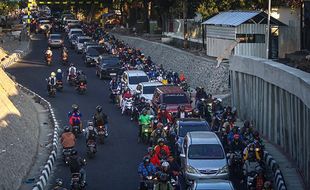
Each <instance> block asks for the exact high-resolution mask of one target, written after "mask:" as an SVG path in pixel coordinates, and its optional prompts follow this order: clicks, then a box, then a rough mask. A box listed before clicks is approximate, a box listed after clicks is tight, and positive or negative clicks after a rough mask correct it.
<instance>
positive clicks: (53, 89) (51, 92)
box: [48, 85, 56, 97]
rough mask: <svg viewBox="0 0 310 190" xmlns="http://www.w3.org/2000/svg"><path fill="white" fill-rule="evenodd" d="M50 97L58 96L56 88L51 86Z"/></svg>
mask: <svg viewBox="0 0 310 190" xmlns="http://www.w3.org/2000/svg"><path fill="white" fill-rule="evenodd" d="M48 95H49V97H55V96H56V86H55V85H51V87H50V90H49V92H48Z"/></svg>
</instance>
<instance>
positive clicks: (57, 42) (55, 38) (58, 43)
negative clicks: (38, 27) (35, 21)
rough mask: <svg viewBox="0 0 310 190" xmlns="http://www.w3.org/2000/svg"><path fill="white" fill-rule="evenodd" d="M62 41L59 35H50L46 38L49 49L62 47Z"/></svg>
mask: <svg viewBox="0 0 310 190" xmlns="http://www.w3.org/2000/svg"><path fill="white" fill-rule="evenodd" d="M63 44H64V40H63V38H62V35H61V34H50V35H49V38H48V45H49V46H50V47H62V46H63Z"/></svg>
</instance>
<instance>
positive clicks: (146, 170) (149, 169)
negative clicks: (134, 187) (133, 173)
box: [138, 156, 156, 190]
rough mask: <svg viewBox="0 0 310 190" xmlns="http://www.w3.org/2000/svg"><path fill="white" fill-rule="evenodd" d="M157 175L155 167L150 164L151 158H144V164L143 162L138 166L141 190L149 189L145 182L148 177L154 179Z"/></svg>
mask: <svg viewBox="0 0 310 190" xmlns="http://www.w3.org/2000/svg"><path fill="white" fill-rule="evenodd" d="M155 173H156V168H155V166H154V165H153V164H152V163H151V162H150V158H149V157H147V156H146V157H144V158H143V162H141V163H140V164H139V166H138V174H139V176H140V190H145V189H147V187H146V184H145V180H147V177H149V176H152V177H154V176H155Z"/></svg>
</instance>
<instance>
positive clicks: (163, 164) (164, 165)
mask: <svg viewBox="0 0 310 190" xmlns="http://www.w3.org/2000/svg"><path fill="white" fill-rule="evenodd" d="M161 167H163V168H168V167H169V163H168V162H166V161H164V162H163V163H162V164H161Z"/></svg>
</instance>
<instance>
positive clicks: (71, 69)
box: [67, 63, 77, 81]
mask: <svg viewBox="0 0 310 190" xmlns="http://www.w3.org/2000/svg"><path fill="white" fill-rule="evenodd" d="M76 72H77V69H76V67H75V66H74V64H73V63H71V64H70V67H69V69H68V78H67V80H68V81H69V79H70V78H73V79H75V78H76Z"/></svg>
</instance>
